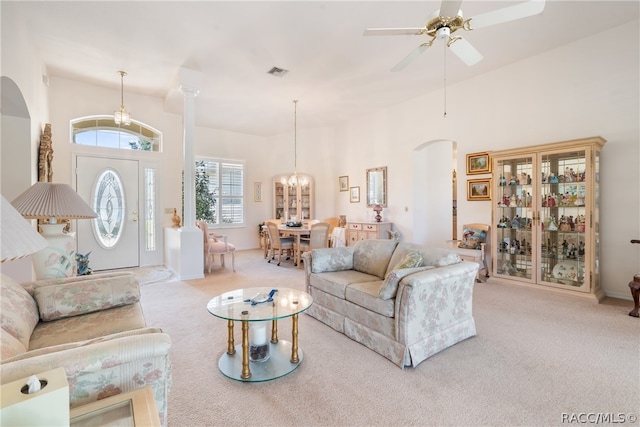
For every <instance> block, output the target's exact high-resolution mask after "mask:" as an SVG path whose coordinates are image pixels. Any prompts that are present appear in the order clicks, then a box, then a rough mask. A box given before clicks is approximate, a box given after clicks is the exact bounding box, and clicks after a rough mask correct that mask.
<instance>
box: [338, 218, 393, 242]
mask: <svg viewBox="0 0 640 427" xmlns="http://www.w3.org/2000/svg"><path fill="white" fill-rule="evenodd" d="M391 224H392V223H390V222H349V223H347V245H348V246H353V245H354V244H355V243H356V242H357V241H359V240H369V239H388V238H389V231H391Z"/></svg>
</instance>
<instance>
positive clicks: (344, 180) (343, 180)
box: [339, 176, 349, 191]
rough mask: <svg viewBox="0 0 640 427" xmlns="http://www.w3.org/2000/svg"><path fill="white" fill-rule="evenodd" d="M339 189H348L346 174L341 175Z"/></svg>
mask: <svg viewBox="0 0 640 427" xmlns="http://www.w3.org/2000/svg"><path fill="white" fill-rule="evenodd" d="M339 183H340V191H349V177H348V176H341V177H340V180H339Z"/></svg>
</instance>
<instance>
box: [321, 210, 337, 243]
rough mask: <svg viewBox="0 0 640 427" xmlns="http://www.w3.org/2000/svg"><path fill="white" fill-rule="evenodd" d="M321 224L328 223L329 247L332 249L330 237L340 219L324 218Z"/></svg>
mask: <svg viewBox="0 0 640 427" xmlns="http://www.w3.org/2000/svg"><path fill="white" fill-rule="evenodd" d="M322 222H326V223H329V246H331V247H333V246H334V244H333V241H332V238H333V237H332V236H333V229H334V228H336V227H337V226H338V224H339V223H340V218H338V217H336V216H334V217H330V218H325V219H323V220H322Z"/></svg>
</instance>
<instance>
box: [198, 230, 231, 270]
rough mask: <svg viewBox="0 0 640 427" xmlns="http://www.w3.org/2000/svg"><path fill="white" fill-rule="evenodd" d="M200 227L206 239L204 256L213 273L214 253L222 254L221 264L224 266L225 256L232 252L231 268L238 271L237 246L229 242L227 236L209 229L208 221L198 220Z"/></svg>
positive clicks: (206, 264)
mask: <svg viewBox="0 0 640 427" xmlns="http://www.w3.org/2000/svg"><path fill="white" fill-rule="evenodd" d="M196 224H197V225H198V228H199V229H200V230H202V236H203V239H204V256H205V267H207V266H208V268H209V273H211V265H212V264H213V257H214V255H220V265H221V266H222V267H224V266H225V265H224V256H225V255H226V254H231V268H232V269H233V271H234V272H235V271H236V247H235V246H234V245H232V244H231V243H229V242H227V236H223V235H220V234H215V233H213V232H211V231H209V228H208V226H207V223H206V222H204V221H196Z"/></svg>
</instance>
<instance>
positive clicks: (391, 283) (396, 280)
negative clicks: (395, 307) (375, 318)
mask: <svg viewBox="0 0 640 427" xmlns="http://www.w3.org/2000/svg"><path fill="white" fill-rule="evenodd" d="M432 268H435V267H434V266H432V265H429V266H423V267H415V268H403V269H401V270H391V272H390V273H389V274H388V275H387V278H386V280H385V281H384V283H383V284H382V287H381V288H380V291H379V293H378V296H379V297H380V299H384V300H387V299H391V298H395V297H396V295H397V293H398V286H399V285H400V281H401V280H402V279H404V278H405V277H407V276H408V275H410V274H413V273H418V272H420V271H425V270H430V269H432Z"/></svg>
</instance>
